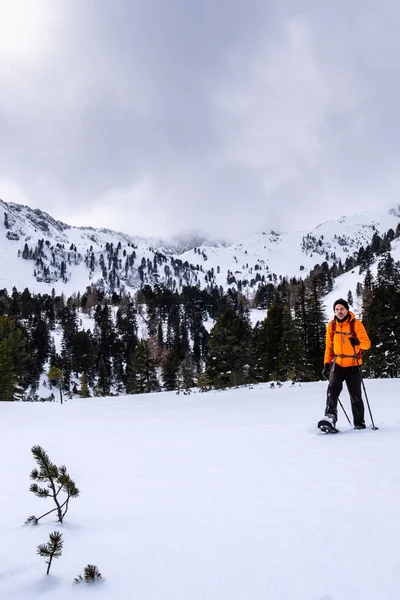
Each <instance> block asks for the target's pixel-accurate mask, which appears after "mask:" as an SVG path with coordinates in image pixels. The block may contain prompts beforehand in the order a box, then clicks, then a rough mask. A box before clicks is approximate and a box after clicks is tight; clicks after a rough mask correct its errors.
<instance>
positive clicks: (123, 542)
mask: <svg viewBox="0 0 400 600" xmlns="http://www.w3.org/2000/svg"><path fill="white" fill-rule="evenodd" d="M366 387H367V390H368V394H369V399H370V402H371V406H372V410H373V413H374V418H375V421H376V424H377V425H378V426H379V431H372V430H371V429H367V430H365V431H353V430H350V429H349V426H348V424H347V422H346V421H345V419H344V418H343V415H342V414H340V415H339V416H340V421H339V429H341V433H340V434H338V435H335V436H328V435H325V434H321V433H320V432H318V431H317V430H316V427H315V424H316V421H317V420H318V419H319V417H320V415H321V413H322V411H323V406H324V396H325V389H326V384H325V383H322V382H319V383H308V384H302V385H300V386H299V385H296V386H291V385H289V384H284V385H283V387H282V388H275V389H271V388H270V386H269V385H268V384H261V385H259V386H256V387H254V389H238V390H229V391H226V392H220V393H218V392H209V393H207V394H200V393H199V394H192V395H191V396H177V395H175V394H174V393H166V392H164V393H160V394H146V395H145V396H127V397H119V398H101V399H93V398H92V399H85V400H83V399H82V400H73V401H68V402H67V403H65V404H64V405H62V406H61V405H60V404H58V403H45V404H42V403H12V402H10V403H8V402H2V403H0V423H1V427H2V429H1V436H0V453H1V456H2V457H7V458H6V459H5V458H4V460H2V461H1V464H0V480H1V482H2V493H1V494H0V512H1V514H2V517H3V518H2V519H1V521H0V538H1V540H2V543H1V546H0V598H2V599H4V600H11V599H12V600H36V599H39V598H40V599H42V598H46V597H48V598H51V600H67V599H68V600H70V599H71V598H88V594H89V596H90V597H91V598H96V600H102V599H104V600H116V599H118V600H132V599H140V600H143V599H146V600H160V599H162V600H188V599H190V600H200V599H201V600H203V599H218V600H245V599H249V600H266V599H270V600H398V598H399V573H400V558H399V553H398V540H399V536H400V522H399V519H398V498H399V496H400V474H399V467H398V465H399V462H400V445H399V442H398V440H399V434H400V415H399V410H398V398H399V394H400V381H399V380H393V379H392V380H372V381H366ZM342 396H343V398H342V400H343V403H344V405H345V408H346V409H348V407H349V402H348V397H347V393H346V392H344V393H343V395H342ZM35 444H39V445H41V446H42V447H43V448H44V449H45V450H46V451H47V452H48V454H49V456H50V459H51V460H52V461H53V462H55V463H56V464H57V465H60V464H65V465H66V466H67V469H68V472H69V473H70V475H71V477H72V478H73V479H74V480H75V482H76V485H77V486H78V488H79V489H80V491H81V494H80V496H79V497H78V498H76V499H72V500H71V501H70V508H69V512H68V513H67V517H66V521H65V523H64V524H63V525H61V526H60V525H58V524H57V523H56V518H54V515H49V516H48V517H46V518H44V519H43V520H42V521H40V524H39V525H38V526H36V527H24V526H23V523H24V521H25V519H26V518H27V517H28V516H29V515H31V514H36V515H37V516H39V515H40V514H42V513H44V512H45V511H46V508H47V510H50V506H49V505H51V501H50V500H45V499H40V498H37V497H36V496H34V495H33V494H32V493H31V492H30V491H29V485H30V483H31V481H30V479H29V474H30V472H31V470H32V468H33V467H34V466H36V465H35V462H34V461H33V458H32V455H31V452H30V449H31V447H32V446H33V445H35ZM54 530H58V531H60V532H61V533H62V534H63V538H64V551H63V555H62V556H61V558H59V559H58V560H55V561H53V565H52V568H51V571H50V575H48V576H46V575H45V572H46V566H47V565H46V564H45V560H44V559H43V558H41V557H40V556H38V555H37V554H36V547H37V546H38V544H42V543H45V542H46V541H47V540H48V535H49V533H50V532H53V531H54ZM88 563H91V564H94V565H96V566H97V567H98V568H99V570H100V572H101V573H102V575H103V578H104V581H103V582H100V583H95V584H94V586H93V588H92V589H88V585H87V584H86V583H81V584H79V585H75V584H73V583H72V581H73V578H74V577H76V576H77V575H78V573H83V568H84V567H85V566H86V565H87V564H88Z"/></svg>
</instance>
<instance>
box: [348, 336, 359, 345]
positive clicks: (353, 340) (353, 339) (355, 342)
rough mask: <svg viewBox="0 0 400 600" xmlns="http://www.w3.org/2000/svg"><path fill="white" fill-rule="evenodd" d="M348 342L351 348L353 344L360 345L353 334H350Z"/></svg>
mask: <svg viewBox="0 0 400 600" xmlns="http://www.w3.org/2000/svg"><path fill="white" fill-rule="evenodd" d="M349 342H350V344H351V345H352V346H353V348H354V346H359V345H360V340H359V339H358V338H357V337H355V336H354V335H352V336H351V338H349Z"/></svg>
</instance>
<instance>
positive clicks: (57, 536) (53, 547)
mask: <svg viewBox="0 0 400 600" xmlns="http://www.w3.org/2000/svg"><path fill="white" fill-rule="evenodd" d="M63 545H64V541H63V539H62V533H60V532H59V531H53V533H50V534H49V541H48V542H47V544H39V546H38V547H37V554H39V556H44V557H46V558H48V560H46V563H47V565H48V566H47V571H46V575H48V574H49V573H50V567H51V563H52V561H53V559H54V558H60V556H61V555H62V550H63Z"/></svg>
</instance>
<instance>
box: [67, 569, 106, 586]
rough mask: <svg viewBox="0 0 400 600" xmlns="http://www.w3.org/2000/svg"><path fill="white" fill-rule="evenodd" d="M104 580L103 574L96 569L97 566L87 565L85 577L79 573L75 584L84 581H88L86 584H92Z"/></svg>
mask: <svg viewBox="0 0 400 600" xmlns="http://www.w3.org/2000/svg"><path fill="white" fill-rule="evenodd" d="M100 579H102V577H101V573H100V571H99V570H98V568H97V567H96V565H86V567H85V568H84V569H83V577H82V575H81V574H80V573H79V575H77V576H76V577H75V579H74V583H81V582H82V581H86V583H91V582H94V581H99V580H100Z"/></svg>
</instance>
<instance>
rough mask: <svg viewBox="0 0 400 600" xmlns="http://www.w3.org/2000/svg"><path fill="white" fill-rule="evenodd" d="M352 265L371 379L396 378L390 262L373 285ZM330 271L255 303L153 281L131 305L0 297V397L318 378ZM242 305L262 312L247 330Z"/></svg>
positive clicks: (398, 362) (81, 298) (94, 298)
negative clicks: (55, 389) (53, 389)
mask: <svg viewBox="0 0 400 600" xmlns="http://www.w3.org/2000/svg"><path fill="white" fill-rule="evenodd" d="M359 254H360V253H359ZM364 256H365V253H364V255H363V254H362V253H361V255H360V257H361V258H363V257H364ZM360 262H361V261H360ZM359 266H360V270H361V269H363V270H364V268H366V272H365V277H364V282H363V284H358V285H357V288H356V290H355V295H356V296H357V297H358V299H359V302H360V304H361V306H362V314H361V315H360V316H361V317H362V318H363V321H364V323H365V325H366V327H367V331H368V333H369V335H370V337H371V341H372V348H371V351H370V352H369V354H368V356H367V358H366V360H365V365H366V368H367V370H368V374H369V376H371V377H397V376H399V374H400V350H399V349H398V348H399V345H398V339H399V333H400V331H398V329H399V328H400V286H399V282H400V267H399V263H398V262H395V261H394V260H393V257H392V255H391V253H390V252H386V253H385V254H383V255H382V256H381V259H380V260H379V262H378V265H377V273H376V275H375V276H373V275H372V272H371V270H370V268H369V266H366V265H365V263H362V264H361V265H359ZM337 269H338V265H333V266H332V267H329V266H328V264H327V263H326V262H325V263H322V265H316V266H315V268H314V269H313V270H312V272H311V273H310V275H309V276H308V277H307V278H305V279H304V280H303V279H296V278H291V279H286V278H282V277H280V278H277V280H276V283H275V282H268V283H265V284H264V285H260V287H259V288H258V290H257V291H256V293H255V294H254V295H253V297H252V298H249V297H247V296H245V295H243V294H242V293H241V292H240V291H238V290H236V289H232V288H229V289H228V290H227V291H224V290H223V289H222V288H221V287H217V286H215V287H211V288H210V287H209V288H207V289H202V290H201V289H200V288H199V287H197V286H184V287H183V288H182V291H180V292H178V291H173V290H171V289H168V288H167V287H165V286H161V285H157V284H156V285H155V286H153V287H151V286H150V285H145V286H144V287H143V288H142V289H140V290H139V291H138V292H137V293H136V294H134V295H133V296H132V295H130V294H118V293H117V292H114V293H113V294H111V295H106V294H104V292H103V291H102V290H98V289H96V288H94V287H88V288H87V289H86V291H85V293H83V294H82V295H81V294H76V295H74V296H71V297H69V298H65V297H64V296H63V295H60V296H57V295H56V294H55V292H54V290H53V292H52V294H32V293H31V292H30V291H29V290H28V289H27V288H26V289H25V290H23V291H22V292H19V291H18V290H17V289H16V288H13V290H12V293H11V294H10V295H9V294H8V292H7V290H5V289H4V290H0V399H1V400H10V399H19V398H29V397H30V398H35V394H36V392H37V390H38V388H39V383H40V381H41V380H42V378H43V379H45V380H46V375H49V377H48V379H49V380H50V382H52V383H53V384H58V385H59V386H60V391H61V388H62V389H63V390H64V392H72V391H73V392H74V393H80V394H81V395H83V396H88V395H90V394H91V393H92V394H95V395H99V396H101V395H109V394H111V393H113V394H125V393H127V394H135V393H146V392H153V391H157V390H160V389H165V390H177V391H181V390H182V391H186V390H189V389H190V388H192V387H193V386H199V387H200V388H201V389H210V388H223V387H226V386H234V385H242V384H250V383H256V382H259V381H272V380H280V381H285V380H293V381H315V380H317V379H319V378H320V371H321V363H322V357H323V351H324V344H325V329H326V316H325V306H324V297H325V295H326V294H327V293H328V292H329V291H331V289H332V287H333V282H334V278H335V271H337ZM348 300H349V301H350V303H352V302H353V292H352V290H349V294H348ZM251 308H263V309H267V311H268V312H267V316H266V318H265V319H264V320H263V321H261V322H258V323H256V324H255V325H252V324H251V322H250V310H251ZM210 323H213V326H212V327H210ZM55 339H58V340H60V343H58V344H57V347H56V344H55Z"/></svg>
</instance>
